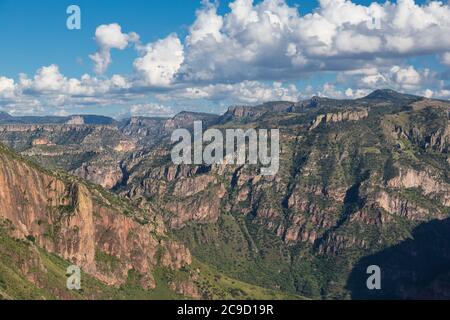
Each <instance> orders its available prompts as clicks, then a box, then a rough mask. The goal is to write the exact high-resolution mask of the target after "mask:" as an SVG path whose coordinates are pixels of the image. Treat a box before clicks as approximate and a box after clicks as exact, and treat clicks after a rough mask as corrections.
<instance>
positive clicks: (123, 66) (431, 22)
mask: <svg viewBox="0 0 450 320" xmlns="http://www.w3.org/2000/svg"><path fill="white" fill-rule="evenodd" d="M70 5H77V6H78V7H79V9H80V16H79V21H80V22H81V25H80V27H81V29H79V30H78V29H73V30H70V29H69V28H68V27H67V20H68V19H69V18H70V17H71V14H68V13H67V12H66V10H67V8H68V7H69V6H70ZM71 21H73V20H71ZM449 34H450V7H449V4H448V1H418V0H416V1H414V0H398V1H392V2H386V1H370V0H361V1H356V0H353V1H350V0H320V1H301V0H259V1H256V0H255V1H252V0H227V1H225V0H222V1H207V0H203V1H202V0H165V1H157V0H150V1H143V0H127V1H121V0H115V1H107V0H78V1H77V0H71V1H65V0H42V1H34V0H0V39H1V40H2V47H1V50H0V111H5V112H8V113H10V114H12V115H69V114H103V115H108V116H112V117H115V118H122V117H128V116H164V117H167V116H173V115H174V114H176V113H178V112H180V111H183V110H187V111H198V112H212V113H222V112H224V111H225V110H226V109H227V108H228V107H229V106H230V105H255V104H259V103H263V102H266V101H274V100H287V101H298V100H301V99H306V98H309V97H311V96H315V95H318V96H324V97H331V98H339V99H346V98H359V97H362V96H364V95H367V94H368V93H370V92H371V91H373V90H375V89H379V88H391V89H394V90H397V91H400V92H406V93H413V94H418V95H423V96H426V97H430V98H439V99H450V81H449V79H450V37H449V36H448V35H449Z"/></svg>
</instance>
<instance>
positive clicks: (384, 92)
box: [363, 89, 419, 100]
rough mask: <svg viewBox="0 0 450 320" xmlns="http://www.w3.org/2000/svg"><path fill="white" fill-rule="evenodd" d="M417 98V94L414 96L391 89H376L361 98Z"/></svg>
mask: <svg viewBox="0 0 450 320" xmlns="http://www.w3.org/2000/svg"><path fill="white" fill-rule="evenodd" d="M417 98H419V97H418V96H414V95H411V94H405V93H400V92H397V91H395V90H392V89H378V90H375V91H374V92H372V93H371V94H369V95H368V96H366V97H364V98H363V99H364V100H366V99H369V100H375V99H384V100H413V99H417Z"/></svg>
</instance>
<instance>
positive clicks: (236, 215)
mask: <svg viewBox="0 0 450 320" xmlns="http://www.w3.org/2000/svg"><path fill="white" fill-rule="evenodd" d="M194 121H203V126H204V128H205V129H206V128H216V129H219V130H226V129H233V128H242V129H246V128H256V129H258V128H259V129H270V128H276V129H279V130H280V144H281V155H280V171H279V172H278V174H277V175H275V176H261V175H260V174H259V169H260V168H259V166H258V165H250V164H245V165H212V166H207V165H175V164H173V163H172V161H171V159H170V150H171V148H172V143H171V141H170V136H171V134H172V132H173V131H174V130H175V129H178V128H187V129H190V130H191V129H192V128H193V123H194ZM0 143H2V144H3V145H4V146H2V147H1V149H0V158H1V162H0V181H1V183H0V218H1V221H2V227H1V228H0V229H1V233H0V234H1V236H0V251H2V254H1V261H0V268H1V270H2V272H1V273H0V296H1V297H3V298H11V299H14V298H50V299H51V298H64V299H90V298H105V299H110V298H119V299H128V298H142V299H147V298H148V299H154V298H167V299H181V298H206V299H218V298H224V299H253V298H259V299H304V298H309V299H366V298H374V299H378V298H389V299H415V298H448V297H449V295H450V282H449V279H450V278H449V275H450V255H449V252H450V251H448V248H449V243H450V233H449V232H447V231H450V230H449V224H448V219H449V218H450V155H449V149H450V103H449V102H446V101H440V100H432V99H427V98H423V97H419V96H412V95H405V94H401V93H398V92H395V91H392V90H377V91H375V92H373V93H371V94H370V95H368V96H367V97H364V98H361V99H356V100H335V99H328V98H321V97H313V98H311V99H307V100H303V101H299V102H283V101H280V102H269V103H265V104H262V105H259V106H232V107H230V108H229V109H228V111H227V112H226V113H225V114H223V115H212V114H200V113H192V112H182V113H180V114H178V115H176V116H175V117H173V118H148V117H132V118H130V119H124V120H120V121H116V120H114V119H112V118H107V117H101V116H79V115H76V116H68V117H12V116H10V115H8V114H6V113H0ZM411 261H413V262H414V263H413V264H412V263H411ZM70 264H76V265H79V266H80V267H81V268H82V270H83V279H86V280H85V281H83V282H82V290H81V291H68V290H67V289H65V287H64V285H65V279H66V277H65V268H66V267H67V266H68V265H70ZM370 265H378V266H380V268H381V270H382V275H383V277H382V281H383V288H385V289H384V290H380V291H368V289H367V287H366V279H367V277H368V275H367V273H366V269H367V267H368V266H370ZM83 284H84V285H83Z"/></svg>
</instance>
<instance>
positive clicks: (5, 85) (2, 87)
mask: <svg viewBox="0 0 450 320" xmlns="http://www.w3.org/2000/svg"><path fill="white" fill-rule="evenodd" d="M15 91H16V84H15V83H14V79H9V78H6V77H0V98H4V99H13V98H14V97H15Z"/></svg>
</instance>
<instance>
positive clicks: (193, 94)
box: [157, 81, 300, 104]
mask: <svg viewBox="0 0 450 320" xmlns="http://www.w3.org/2000/svg"><path fill="white" fill-rule="evenodd" d="M157 97H158V98H159V99H161V100H171V99H181V100H183V99H190V100H196V99H205V100H210V101H216V102H218V101H226V102H227V103H228V104H236V103H245V104H257V103H263V102H267V101H294V102H296V101H298V100H299V97H300V92H299V91H298V90H297V88H296V86H295V85H293V84H291V85H283V84H282V83H280V82H273V83H271V84H263V83H261V82H258V81H243V82H240V83H236V84H216V85H206V86H198V87H187V88H183V89H179V90H175V91H171V92H170V93H167V94H159V95H157Z"/></svg>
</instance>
